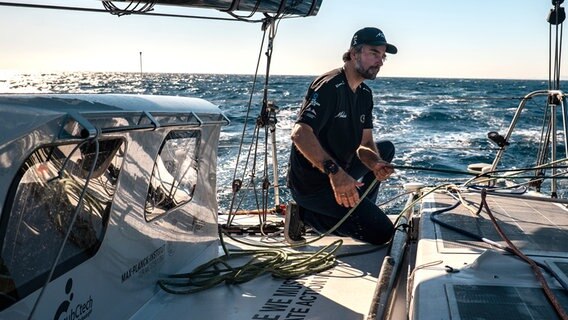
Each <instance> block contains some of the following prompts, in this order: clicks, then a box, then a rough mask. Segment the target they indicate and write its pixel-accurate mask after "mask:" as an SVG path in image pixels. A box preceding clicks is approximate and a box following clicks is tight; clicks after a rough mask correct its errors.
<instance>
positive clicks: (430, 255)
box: [410, 193, 568, 320]
mask: <svg viewBox="0 0 568 320" xmlns="http://www.w3.org/2000/svg"><path fill="white" fill-rule="evenodd" d="M463 196H464V198H465V199H466V200H467V201H468V202H469V204H470V206H471V207H472V208H473V209H472V210H473V212H472V211H470V210H468V209H467V208H466V207H465V206H463V205H461V206H459V207H457V208H455V209H452V210H450V211H448V212H444V213H439V214H436V212H437V211H438V210H440V209H443V208H448V207H450V206H451V205H453V204H454V203H455V202H456V200H454V199H453V198H452V197H450V196H449V195H447V194H435V195H431V196H429V198H428V199H427V200H426V201H425V202H424V204H423V215H422V217H421V223H420V239H419V242H418V249H417V260H416V265H417V268H416V270H415V272H414V274H413V276H412V279H411V281H412V282H413V288H412V292H413V301H412V310H411V311H410V313H411V314H410V316H411V319H452V320H459V319H464V320H465V319H557V318H558V315H557V313H556V312H555V311H554V309H553V308H552V305H551V303H550V302H549V299H547V297H546V296H545V295H544V293H543V290H542V288H541V285H540V284H539V282H538V281H537V280H536V277H535V274H534V272H533V271H532V270H531V268H530V266H529V265H528V264H527V263H525V262H524V261H522V260H521V259H519V258H517V257H514V256H512V255H511V254H509V253H505V252H504V251H503V250H501V249H498V248H496V247H494V246H491V245H489V244H487V243H485V242H482V241H479V240H475V239H472V238H470V237H468V236H466V235H464V234H461V233H458V232H456V231H454V230H450V229H448V228H446V227H444V226H441V225H439V224H436V223H434V222H433V221H432V220H431V219H430V217H431V216H432V215H434V216H435V217H436V218H437V219H438V220H440V221H442V222H444V223H447V224H450V225H452V226H455V227H459V228H461V229H463V230H466V231H468V232H470V233H473V234H476V235H479V236H481V237H483V238H486V239H489V240H492V241H494V242H497V243H499V244H501V245H506V242H505V241H504V240H503V239H502V238H501V236H500V235H499V234H498V233H497V231H496V228H495V226H494V225H493V223H492V222H491V220H490V218H489V216H488V214H487V212H485V211H484V212H481V213H480V214H479V215H475V212H476V209H477V208H478V207H479V203H480V194H479V193H467V194H463ZM487 203H488V206H489V208H490V210H491V212H492V213H493V215H494V216H495V218H496V219H497V221H498V224H499V226H500V227H501V228H502V229H503V230H504V233H505V234H506V235H507V237H508V238H509V239H510V240H511V241H512V243H513V244H514V245H515V246H516V247H518V248H519V249H520V250H521V251H522V252H523V253H524V254H526V255H528V256H530V257H531V259H533V260H535V261H537V262H539V263H541V264H543V265H546V266H548V267H549V268H550V269H551V270H552V271H553V272H554V273H556V275H557V277H558V278H559V279H560V280H562V281H565V282H566V283H568V276H567V274H568V273H567V272H568V211H567V210H566V208H565V207H564V206H563V205H559V204H555V203H551V202H543V201H535V200H529V199H526V198H525V199H523V198H506V197H499V196H491V195H490V196H488V197H487ZM544 274H545V278H546V281H547V283H548V285H549V286H550V287H551V289H552V291H553V292H554V293H555V295H556V297H557V299H558V301H559V302H560V304H561V305H562V306H563V308H564V309H565V310H566V309H568V293H567V292H566V291H565V290H563V289H562V287H561V286H560V283H559V281H558V280H556V279H555V278H553V277H552V275H551V274H550V273H547V272H544ZM442 297H443V298H442ZM440 298H442V299H440Z"/></svg>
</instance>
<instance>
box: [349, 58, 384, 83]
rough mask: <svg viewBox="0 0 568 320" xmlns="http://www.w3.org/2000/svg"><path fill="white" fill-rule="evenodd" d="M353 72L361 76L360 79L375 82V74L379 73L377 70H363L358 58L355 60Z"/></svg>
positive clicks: (370, 68)
mask: <svg viewBox="0 0 568 320" xmlns="http://www.w3.org/2000/svg"><path fill="white" fill-rule="evenodd" d="M373 69H374V70H376V71H374V70H373ZM355 70H356V71H357V72H358V73H359V74H360V75H361V77H363V78H364V79H367V80H375V78H376V77H377V73H379V68H374V67H369V68H367V69H363V66H362V65H361V59H360V58H358V59H357V60H355Z"/></svg>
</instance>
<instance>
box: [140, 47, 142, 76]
mask: <svg viewBox="0 0 568 320" xmlns="http://www.w3.org/2000/svg"><path fill="white" fill-rule="evenodd" d="M140 75H141V76H142V51H140Z"/></svg>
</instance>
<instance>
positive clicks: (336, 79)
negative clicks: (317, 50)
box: [286, 27, 397, 244]
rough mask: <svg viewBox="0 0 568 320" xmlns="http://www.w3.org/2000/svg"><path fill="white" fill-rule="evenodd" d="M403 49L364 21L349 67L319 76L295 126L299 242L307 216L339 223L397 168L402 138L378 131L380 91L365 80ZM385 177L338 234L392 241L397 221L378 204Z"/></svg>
mask: <svg viewBox="0 0 568 320" xmlns="http://www.w3.org/2000/svg"><path fill="white" fill-rule="evenodd" d="M396 52H397V48H396V47H395V46H393V45H391V44H389V43H387V41H386V39H385V36H384V34H383V32H382V31H381V30H379V29H377V28H371V27H368V28H363V29H361V30H359V31H357V32H356V33H355V35H354V36H353V39H352V40H351V45H350V48H349V50H348V51H347V52H346V53H345V54H344V55H343V61H344V65H343V67H342V68H339V69H335V70H332V71H330V72H328V73H326V74H324V75H322V76H320V77H318V78H316V79H315V80H314V81H313V82H312V83H311V85H310V87H309V89H308V92H307V94H306V97H305V98H304V102H303V104H302V107H301V109H300V112H299V114H298V119H297V120H296V123H295V125H294V127H293V129H292V147H291V152H290V164H289V169H288V187H289V188H290V191H291V193H292V197H293V198H294V201H295V202H296V203H297V205H298V206H299V207H300V210H291V211H290V214H289V215H288V216H287V217H286V233H287V236H289V237H287V238H290V239H291V240H292V241H295V240H299V238H301V235H299V234H298V232H297V227H298V225H299V224H300V223H305V224H307V225H310V226H311V227H313V228H314V229H315V230H317V231H318V232H321V233H324V232H327V231H328V230H330V229H331V228H333V227H334V226H335V225H336V224H337V223H338V222H339V221H340V220H341V219H342V218H343V217H344V216H345V215H346V214H347V213H348V212H349V210H350V209H351V208H352V207H354V206H355V205H356V204H357V203H358V202H359V199H360V197H361V196H362V195H363V193H364V192H365V191H366V189H367V188H368V187H369V186H370V185H371V184H372V182H373V180H374V179H377V180H378V181H379V182H380V181H383V180H385V179H387V178H388V177H389V176H390V175H391V174H392V173H393V172H394V169H393V167H392V166H391V165H390V162H391V161H392V159H393V157H394V149H395V148H394V145H393V144H392V143H391V142H390V141H379V142H375V140H374V138H373V131H372V130H373V121H372V120H373V117H372V110H373V94H372V92H371V89H370V88H369V87H368V86H367V85H366V84H365V83H364V82H363V81H365V80H367V79H369V80H373V79H375V78H376V76H377V73H378V72H379V70H380V68H381V66H382V65H383V63H384V61H385V59H386V54H387V53H390V54H395V53H396ZM379 184H380V183H377V184H375V186H374V188H373V190H371V191H370V192H369V193H368V194H367V196H366V197H365V198H364V199H362V200H361V203H359V204H358V205H357V208H356V209H355V210H354V211H353V212H352V214H351V215H350V216H349V218H347V220H346V221H345V222H344V223H342V224H341V226H340V227H339V228H337V229H336V230H335V231H334V232H333V234H335V235H339V236H349V237H353V238H355V239H359V240H362V241H365V242H368V243H372V244H382V243H386V242H388V241H389V240H390V238H391V236H392V234H393V232H394V228H393V224H392V222H391V221H390V219H389V218H388V217H387V216H386V214H385V213H384V212H382V210H381V209H379V207H377V205H376V204H375V203H376V198H377V193H378V188H379ZM290 239H289V240H290Z"/></svg>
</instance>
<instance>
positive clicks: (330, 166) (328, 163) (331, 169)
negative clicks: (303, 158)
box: [323, 159, 339, 174]
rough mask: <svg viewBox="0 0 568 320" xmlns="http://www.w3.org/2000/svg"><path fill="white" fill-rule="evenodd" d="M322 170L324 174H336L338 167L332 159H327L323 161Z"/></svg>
mask: <svg viewBox="0 0 568 320" xmlns="http://www.w3.org/2000/svg"><path fill="white" fill-rule="evenodd" d="M323 171H324V172H325V174H330V173H331V174H336V173H337V172H338V171H339V167H338V166H337V163H335V162H334V161H333V160H331V159H328V160H325V161H324V162H323Z"/></svg>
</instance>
